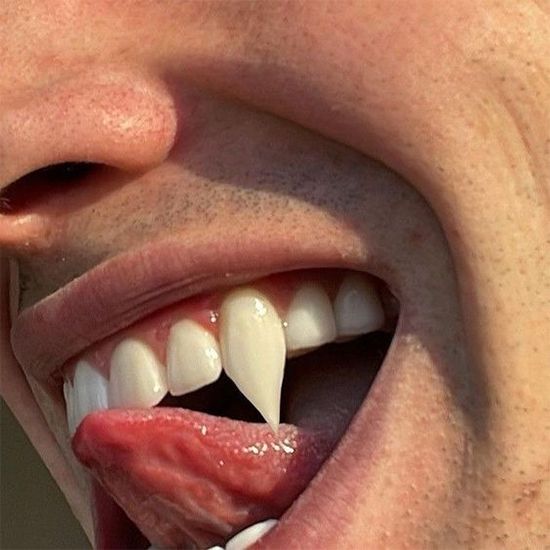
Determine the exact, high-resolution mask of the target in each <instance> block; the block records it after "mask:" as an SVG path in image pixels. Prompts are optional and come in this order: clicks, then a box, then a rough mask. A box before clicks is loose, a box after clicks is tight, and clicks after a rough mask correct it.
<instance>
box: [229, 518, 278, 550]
mask: <svg viewBox="0 0 550 550" xmlns="http://www.w3.org/2000/svg"><path fill="white" fill-rule="evenodd" d="M277 523H279V522H278V521H277V520H276V519H268V520H266V521H262V522H260V523H256V524H254V525H251V526H250V527H247V528H246V529H244V530H243V531H241V532H240V533H238V534H237V535H235V536H234V537H233V538H232V539H231V540H230V541H228V542H227V544H226V545H225V550H245V549H246V548H249V547H250V546H252V545H253V544H254V543H256V542H257V541H259V540H260V539H261V538H262V537H263V536H264V535H266V534H267V533H268V532H269V531H271V529H273V527H275V525H277Z"/></svg>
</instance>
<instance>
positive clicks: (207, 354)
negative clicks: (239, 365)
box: [166, 319, 222, 395]
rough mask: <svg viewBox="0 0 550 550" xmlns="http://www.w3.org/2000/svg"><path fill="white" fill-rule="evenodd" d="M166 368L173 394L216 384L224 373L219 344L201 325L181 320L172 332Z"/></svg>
mask: <svg viewBox="0 0 550 550" xmlns="http://www.w3.org/2000/svg"><path fill="white" fill-rule="evenodd" d="M166 366H167V374H168V389H169V390H170V393H171V394H172V395H183V394H184V393H189V392H192V391H194V390H198V389H199V388H202V387H203V386H206V385H207V384H211V383H212V382H215V381H216V380H217V379H218V378H219V376H220V374H221V372H222V363H221V359H220V349H219V347H218V342H217V341H216V339H215V338H214V336H213V335H212V334H211V333H210V332H208V331H207V330H205V329H204V328H202V327H201V326H200V325H199V324H198V323H195V322H194V321H190V320H188V319H185V320H183V321H180V322H179V323H176V324H175V325H173V326H172V328H171V329H170V336H169V338H168V345H167V350H166Z"/></svg>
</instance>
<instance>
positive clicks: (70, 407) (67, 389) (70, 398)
mask: <svg viewBox="0 0 550 550" xmlns="http://www.w3.org/2000/svg"><path fill="white" fill-rule="evenodd" d="M63 395H64V396H65V405H66V409H67V425H68V427H69V434H70V435H71V436H72V435H74V433H75V431H76V425H75V419H74V389H73V385H72V384H71V382H70V381H69V380H65V382H63Z"/></svg>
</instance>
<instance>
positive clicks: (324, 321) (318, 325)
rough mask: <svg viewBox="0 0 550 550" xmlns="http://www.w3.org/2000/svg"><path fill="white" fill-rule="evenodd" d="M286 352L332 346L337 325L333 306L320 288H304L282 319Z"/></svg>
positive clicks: (314, 286)
mask: <svg viewBox="0 0 550 550" xmlns="http://www.w3.org/2000/svg"><path fill="white" fill-rule="evenodd" d="M285 336H286V348H287V351H290V352H293V351H296V350H304V349H309V348H314V347H318V346H321V345H323V344H326V343H327V342H332V341H333V340H334V338H335V337H336V324H335V322H334V313H333V312H332V304H331V303H330V299H329V297H328V295H327V293H326V292H325V290H324V289H323V287H322V286H320V285H318V284H315V283H307V284H305V285H303V286H302V287H301V288H300V289H299V290H298V292H297V293H296V294H295V295H294V298H293V299H292V302H291V303H290V307H289V308H288V312H287V314H286V319H285Z"/></svg>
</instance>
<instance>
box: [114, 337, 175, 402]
mask: <svg viewBox="0 0 550 550" xmlns="http://www.w3.org/2000/svg"><path fill="white" fill-rule="evenodd" d="M167 391H168V389H167V386H166V369H165V368H164V366H163V365H161V364H160V362H159V361H158V359H157V358H156V356H155V354H154V353H153V351H152V350H151V349H150V348H149V346H147V345H146V344H144V343H143V342H140V341H139V340H133V339H131V338H128V339H126V340H123V341H122V342H120V344H118V345H117V347H116V348H115V350H114V352H113V355H112V357H111V376H110V381H109V406H111V407H136V408H148V407H153V406H155V405H157V404H158V403H159V402H160V401H161V400H162V398H163V397H164V396H165V395H166V392H167Z"/></svg>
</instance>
